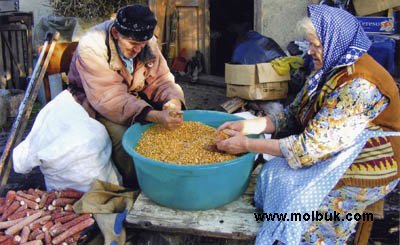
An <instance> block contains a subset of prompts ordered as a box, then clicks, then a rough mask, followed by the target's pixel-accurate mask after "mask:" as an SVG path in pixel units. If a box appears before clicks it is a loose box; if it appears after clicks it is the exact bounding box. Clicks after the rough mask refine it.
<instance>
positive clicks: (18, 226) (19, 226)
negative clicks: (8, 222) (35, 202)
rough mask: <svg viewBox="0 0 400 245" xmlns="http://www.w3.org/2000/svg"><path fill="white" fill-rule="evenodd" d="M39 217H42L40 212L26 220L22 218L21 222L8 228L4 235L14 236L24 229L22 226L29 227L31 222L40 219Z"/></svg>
mask: <svg viewBox="0 0 400 245" xmlns="http://www.w3.org/2000/svg"><path fill="white" fill-rule="evenodd" d="M40 216H42V212H38V213H36V214H33V215H31V216H28V217H26V218H24V219H23V220H22V221H21V222H19V223H17V224H15V225H13V226H11V227H10V228H8V229H7V230H6V231H5V234H6V235H14V234H15V233H17V232H19V231H20V230H22V229H23V228H24V226H27V225H29V224H30V223H31V222H32V221H34V220H36V219H38V218H40Z"/></svg>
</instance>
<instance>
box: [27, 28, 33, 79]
mask: <svg viewBox="0 0 400 245" xmlns="http://www.w3.org/2000/svg"><path fill="white" fill-rule="evenodd" d="M26 35H27V47H28V71H27V73H26V74H28V76H29V75H31V74H32V69H33V50H32V28H28V30H27V31H26Z"/></svg>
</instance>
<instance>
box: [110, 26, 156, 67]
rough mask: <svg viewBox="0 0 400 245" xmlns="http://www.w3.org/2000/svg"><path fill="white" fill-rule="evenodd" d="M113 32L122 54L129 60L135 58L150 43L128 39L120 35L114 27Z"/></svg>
mask: <svg viewBox="0 0 400 245" xmlns="http://www.w3.org/2000/svg"><path fill="white" fill-rule="evenodd" d="M111 32H112V35H113V37H114V39H115V40H117V43H118V47H119V49H120V50H121V52H122V54H123V55H124V56H125V57H126V58H128V59H133V58H135V57H136V56H137V55H138V54H139V53H140V51H142V49H143V48H144V46H146V44H147V43H148V41H143V42H141V41H135V40H133V39H132V38H130V37H126V36H124V35H122V34H121V33H119V32H118V31H117V30H116V29H115V28H114V27H113V28H112V29H111Z"/></svg>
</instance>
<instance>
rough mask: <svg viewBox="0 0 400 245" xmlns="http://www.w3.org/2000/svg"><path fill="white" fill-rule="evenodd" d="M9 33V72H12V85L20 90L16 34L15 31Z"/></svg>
mask: <svg viewBox="0 0 400 245" xmlns="http://www.w3.org/2000/svg"><path fill="white" fill-rule="evenodd" d="M9 33H10V46H9V47H10V48H11V50H10V54H11V64H12V65H11V71H12V76H13V77H12V80H13V83H14V87H15V88H17V89H20V88H21V86H20V84H19V75H20V72H19V70H20V69H19V67H18V46H17V33H16V31H9Z"/></svg>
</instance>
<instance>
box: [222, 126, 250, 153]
mask: <svg viewBox="0 0 400 245" xmlns="http://www.w3.org/2000/svg"><path fill="white" fill-rule="evenodd" d="M224 133H226V134H228V135H229V136H230V138H228V139H225V140H220V141H217V148H218V149H219V150H221V151H225V152H228V153H231V154H240V153H244V152H248V151H249V150H248V145H249V143H248V140H249V138H247V137H246V136H244V135H243V134H241V133H240V132H238V131H236V130H232V129H225V130H224Z"/></svg>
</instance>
